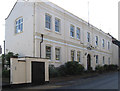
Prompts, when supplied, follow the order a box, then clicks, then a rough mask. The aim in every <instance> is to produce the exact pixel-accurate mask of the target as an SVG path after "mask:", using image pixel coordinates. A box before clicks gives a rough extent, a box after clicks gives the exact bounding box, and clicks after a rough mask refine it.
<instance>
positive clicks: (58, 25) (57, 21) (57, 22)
mask: <svg viewBox="0 0 120 91" xmlns="http://www.w3.org/2000/svg"><path fill="white" fill-rule="evenodd" d="M55 31H56V32H60V19H58V18H55Z"/></svg>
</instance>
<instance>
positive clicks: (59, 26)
mask: <svg viewBox="0 0 120 91" xmlns="http://www.w3.org/2000/svg"><path fill="white" fill-rule="evenodd" d="M56 20H58V21H59V25H58V26H57V27H58V29H59V31H56ZM60 30H61V20H60V19H59V18H57V17H55V32H57V33H60V32H61V31H60Z"/></svg>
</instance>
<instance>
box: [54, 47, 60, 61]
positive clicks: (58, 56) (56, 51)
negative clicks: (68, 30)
mask: <svg viewBox="0 0 120 91" xmlns="http://www.w3.org/2000/svg"><path fill="white" fill-rule="evenodd" d="M55 59H56V60H60V48H55Z"/></svg>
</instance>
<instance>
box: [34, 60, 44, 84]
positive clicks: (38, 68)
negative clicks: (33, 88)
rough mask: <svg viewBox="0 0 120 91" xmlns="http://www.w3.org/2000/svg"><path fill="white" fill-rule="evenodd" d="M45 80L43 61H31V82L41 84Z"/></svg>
mask: <svg viewBox="0 0 120 91" xmlns="http://www.w3.org/2000/svg"><path fill="white" fill-rule="evenodd" d="M44 82H45V63H44V62H32V83H33V84H42V83H44Z"/></svg>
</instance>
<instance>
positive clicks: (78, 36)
mask: <svg viewBox="0 0 120 91" xmlns="http://www.w3.org/2000/svg"><path fill="white" fill-rule="evenodd" d="M76 33H77V39H80V28H78V27H77V31H76Z"/></svg>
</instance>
